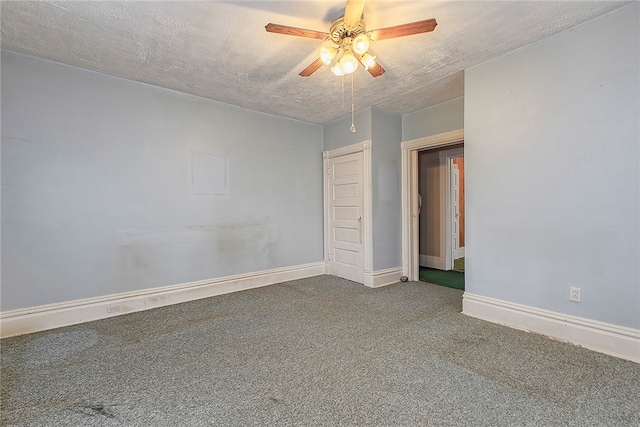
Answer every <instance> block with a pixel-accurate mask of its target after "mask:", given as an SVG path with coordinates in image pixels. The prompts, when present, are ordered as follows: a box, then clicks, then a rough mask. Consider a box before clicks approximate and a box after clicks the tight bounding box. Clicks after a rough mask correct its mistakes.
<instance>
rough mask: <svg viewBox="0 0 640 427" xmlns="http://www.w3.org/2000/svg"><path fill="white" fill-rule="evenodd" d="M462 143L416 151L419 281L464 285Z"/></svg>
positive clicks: (461, 286)
mask: <svg viewBox="0 0 640 427" xmlns="http://www.w3.org/2000/svg"><path fill="white" fill-rule="evenodd" d="M463 147H464V146H463V144H462V143H460V144H455V145H452V146H447V147H439V148H435V149H426V150H421V151H419V152H418V168H417V172H418V188H417V191H418V194H419V196H418V200H419V205H420V201H421V202H422V206H419V215H418V242H419V243H418V249H419V261H418V262H419V278H420V280H422V281H426V282H430V283H435V284H439V285H443V286H448V287H452V288H456V289H464V241H465V228H464V211H465V210H464V148H463Z"/></svg>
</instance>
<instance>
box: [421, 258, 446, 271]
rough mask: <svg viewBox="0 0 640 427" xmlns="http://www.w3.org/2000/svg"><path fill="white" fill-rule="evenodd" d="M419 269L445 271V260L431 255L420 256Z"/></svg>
mask: <svg viewBox="0 0 640 427" xmlns="http://www.w3.org/2000/svg"><path fill="white" fill-rule="evenodd" d="M420 267H428V268H437V269H438V270H446V269H447V268H446V267H447V260H446V258H443V257H439V256H433V255H420Z"/></svg>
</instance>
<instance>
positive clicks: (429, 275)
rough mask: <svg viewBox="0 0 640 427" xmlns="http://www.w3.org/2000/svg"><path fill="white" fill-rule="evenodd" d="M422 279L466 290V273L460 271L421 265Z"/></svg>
mask: <svg viewBox="0 0 640 427" xmlns="http://www.w3.org/2000/svg"><path fill="white" fill-rule="evenodd" d="M420 280H421V281H423V282H428V283H434V284H436V285H442V286H446V287H448V288H454V289H462V290H464V273H463V272H459V271H453V270H450V271H444V270H436V269H435V268H427V267H420Z"/></svg>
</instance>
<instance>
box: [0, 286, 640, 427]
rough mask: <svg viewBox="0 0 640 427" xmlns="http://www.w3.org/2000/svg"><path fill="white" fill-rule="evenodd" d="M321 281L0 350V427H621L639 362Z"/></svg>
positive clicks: (631, 404) (441, 296) (447, 307)
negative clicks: (7, 426)
mask: <svg viewBox="0 0 640 427" xmlns="http://www.w3.org/2000/svg"><path fill="white" fill-rule="evenodd" d="M461 299H462V291H459V290H455V289H449V288H445V287H441V286H436V285H431V284H428V283H423V282H408V283H403V284H396V285H391V286H387V287H384V288H380V289H368V288H366V287H364V286H362V285H358V284H355V283H353V282H349V281H346V280H342V279H337V278H333V277H329V276H320V277H314V278H310V279H305V280H298V281H294V282H288V283H283V284H279V285H274V286H269V287H266V288H260V289H255V290H250V291H245V292H240V293H235V294H229V295H223V296H219V297H215V298H209V299H206V300H200V301H195V302H190V303H185V304H180V305H175V306H171V307H166V308H160V309H155V310H150V311H146V312H142V313H134V314H130V315H124V316H119V317H115V318H111V319H105V320H100V321H96V322H91V323H85V324H83V325H77V326H72V327H67V328H62V329H57V330H53V331H48V332H42V333H37V334H31V335H27V336H21V337H14V338H7V339H4V340H2V341H1V345H2V353H1V354H2V361H1V369H2V371H1V375H2V378H1V379H2V406H1V409H2V424H3V425H25V426H26V425H29V426H36V425H37V426H73V425H95V426H98V425H99V426H177V425H181V426H200V425H219V426H223V425H232V426H250V425H313V426H317V425H331V426H334V425H382V426H390V425H394V426H418V425H419V426H431V425H433V426H637V425H640V415H639V414H640V396H639V393H640V369H639V367H640V365H638V364H635V363H633V362H628V361H624V360H620V359H616V358H613V357H610V356H606V355H603V354H600V353H596V352H592V351H589V350H586V349H583V348H579V347H575V346H573V345H570V344H566V343H562V342H558V341H553V340H550V339H547V338H544V337H542V336H538V335H534V334H528V333H525V332H521V331H516V330H513V329H509V328H506V327H502V326H499V325H495V324H491V323H487V322H483V321H480V320H477V319H473V318H469V317H467V316H464V315H462V314H460V310H461Z"/></svg>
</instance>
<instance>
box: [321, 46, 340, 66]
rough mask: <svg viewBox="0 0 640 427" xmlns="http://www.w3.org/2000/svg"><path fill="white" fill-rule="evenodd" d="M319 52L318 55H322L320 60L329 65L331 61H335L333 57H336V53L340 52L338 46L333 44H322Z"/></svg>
mask: <svg viewBox="0 0 640 427" xmlns="http://www.w3.org/2000/svg"><path fill="white" fill-rule="evenodd" d="M318 53H319V55H318V56H319V57H320V60H321V61H322V63H323V64H324V65H329V64H331V61H333V58H335V57H336V54H337V53H338V51H337V50H336V48H334V47H332V46H322V47H321V48H320V51H319V52H318Z"/></svg>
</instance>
